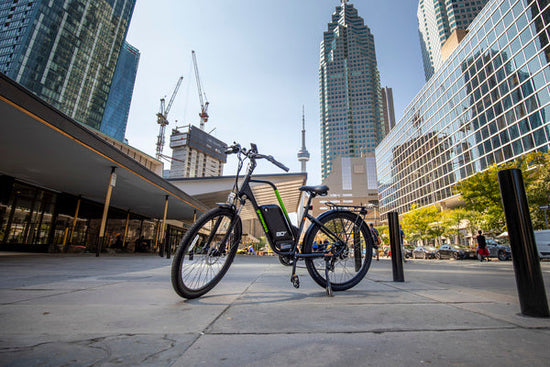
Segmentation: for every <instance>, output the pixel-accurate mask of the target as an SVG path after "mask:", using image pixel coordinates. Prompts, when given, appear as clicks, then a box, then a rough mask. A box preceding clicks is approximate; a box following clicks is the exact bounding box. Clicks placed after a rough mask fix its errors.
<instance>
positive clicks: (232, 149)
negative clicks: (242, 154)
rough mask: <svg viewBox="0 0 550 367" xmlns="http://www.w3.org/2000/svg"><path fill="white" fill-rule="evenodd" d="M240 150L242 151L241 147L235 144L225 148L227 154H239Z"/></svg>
mask: <svg viewBox="0 0 550 367" xmlns="http://www.w3.org/2000/svg"><path fill="white" fill-rule="evenodd" d="M240 149H241V146H240V145H239V144H234V145H231V146H229V147H227V148H225V154H233V153H237V152H238V151H239V150H240Z"/></svg>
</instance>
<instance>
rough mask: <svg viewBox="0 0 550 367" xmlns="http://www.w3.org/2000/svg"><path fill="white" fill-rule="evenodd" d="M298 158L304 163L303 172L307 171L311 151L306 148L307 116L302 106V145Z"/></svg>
mask: <svg viewBox="0 0 550 367" xmlns="http://www.w3.org/2000/svg"><path fill="white" fill-rule="evenodd" d="M298 160H299V161H300V162H301V163H302V172H306V162H307V161H309V152H308V151H307V149H306V118H305V114H304V106H302V147H301V148H300V150H299V151H298Z"/></svg>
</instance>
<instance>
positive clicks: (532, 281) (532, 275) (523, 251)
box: [498, 168, 550, 317]
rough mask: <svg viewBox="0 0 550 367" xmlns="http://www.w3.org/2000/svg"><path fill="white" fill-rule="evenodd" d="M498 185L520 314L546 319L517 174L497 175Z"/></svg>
mask: <svg viewBox="0 0 550 367" xmlns="http://www.w3.org/2000/svg"><path fill="white" fill-rule="evenodd" d="M498 182H499V186H500V194H501V197H502V205H503V207H504V215H505V217H506V225H507V226H508V236H509V238H510V247H511V249H512V261H513V263H514V272H515V275H516V284H517V287H518V294H519V303H520V306H521V313H522V314H524V315H527V316H534V317H549V316H550V312H549V310H548V301H547V299H546V291H545V289H544V281H543V278H542V272H541V269H540V263H539V256H538V253H537V248H536V244H535V234H534V233H533V225H532V223H531V217H530V215H529V206H528V205H527V196H526V195H525V188H524V185H523V176H522V175H521V170H519V169H515V168H514V169H506V170H502V171H499V172H498Z"/></svg>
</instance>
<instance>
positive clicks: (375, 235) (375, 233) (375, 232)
mask: <svg viewBox="0 0 550 367" xmlns="http://www.w3.org/2000/svg"><path fill="white" fill-rule="evenodd" d="M369 225H370V233H371V235H372V240H373V242H374V251H376V261H380V254H379V253H378V249H379V247H380V244H381V243H382V240H381V239H380V234H379V233H378V230H377V229H376V228H374V225H373V224H372V223H371V224H369Z"/></svg>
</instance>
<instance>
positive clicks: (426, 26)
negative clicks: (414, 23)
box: [417, 0, 488, 80]
mask: <svg viewBox="0 0 550 367" xmlns="http://www.w3.org/2000/svg"><path fill="white" fill-rule="evenodd" d="M487 2H488V0H419V2H418V12H417V18H418V31H419V33H420V47H421V50H422V61H423V63H424V75H425V77H426V80H429V79H430V78H431V77H432V75H433V74H434V71H435V70H437V69H439V68H440V67H441V65H442V64H443V59H442V56H441V47H442V46H443V44H444V43H445V41H447V39H448V38H449V36H450V35H451V33H453V32H454V31H455V30H457V29H466V28H468V26H469V25H470V23H471V22H472V20H474V18H475V17H476V15H477V14H478V13H479V12H480V11H481V9H482V8H483V6H485V4H486V3H487Z"/></svg>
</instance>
